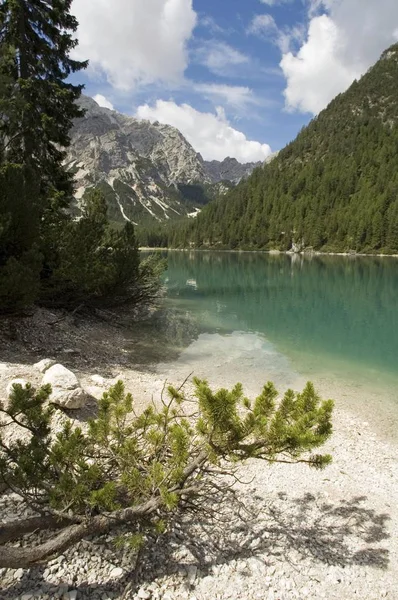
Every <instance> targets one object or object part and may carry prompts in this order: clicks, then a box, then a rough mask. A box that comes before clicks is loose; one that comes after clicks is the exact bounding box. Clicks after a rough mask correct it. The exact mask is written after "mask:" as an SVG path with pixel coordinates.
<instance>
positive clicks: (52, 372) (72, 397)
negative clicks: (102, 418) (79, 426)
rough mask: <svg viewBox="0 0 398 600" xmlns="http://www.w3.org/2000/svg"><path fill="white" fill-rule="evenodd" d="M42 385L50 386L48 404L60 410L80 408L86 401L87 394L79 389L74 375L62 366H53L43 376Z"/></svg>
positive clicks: (79, 386)
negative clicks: (56, 406)
mask: <svg viewBox="0 0 398 600" xmlns="http://www.w3.org/2000/svg"><path fill="white" fill-rule="evenodd" d="M42 384H43V385H47V384H50V385H51V387H52V394H51V396H50V402H52V403H53V404H57V405H58V406H60V407H61V408H68V409H77V408H82V407H83V406H84V405H85V403H86V400H87V394H86V392H85V391H84V390H83V388H82V387H81V385H80V383H79V380H78V379H77V377H76V375H75V374H74V373H72V371H69V369H67V368H66V367H64V366H63V365H59V364H57V365H53V366H52V367H50V368H49V369H48V370H47V371H46V372H45V374H44V377H43V381H42Z"/></svg>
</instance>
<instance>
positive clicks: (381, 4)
mask: <svg viewBox="0 0 398 600" xmlns="http://www.w3.org/2000/svg"><path fill="white" fill-rule="evenodd" d="M320 11H321V12H322V11H323V14H319V13H320ZM309 14H310V17H311V18H310V22H309V26H308V33H307V36H306V39H305V41H304V42H303V43H302V45H301V47H300V49H299V51H298V52H297V53H294V52H291V51H290V52H289V51H287V50H286V48H285V53H284V54H283V57H282V60H281V63H280V64H281V68H282V70H283V72H284V74H285V77H286V79H287V86H286V90H285V98H286V106H287V108H288V109H290V110H299V111H302V112H311V113H313V114H317V113H318V112H319V111H320V110H322V109H323V108H325V106H326V105H327V104H328V103H329V102H330V101H331V100H332V99H333V98H334V96H336V94H338V93H340V92H343V91H345V90H346V89H347V87H348V86H349V85H350V84H351V83H352V81H353V80H354V79H358V78H359V77H360V76H361V75H363V74H364V73H365V72H366V70H367V69H368V68H369V67H370V66H371V65H372V64H373V63H374V62H375V61H376V60H377V59H378V58H379V56H380V54H381V53H382V51H383V50H385V48H387V47H388V46H389V45H390V44H392V43H393V42H394V41H396V39H397V37H396V29H397V25H398V2H397V0H378V2H375V1H374V0H311V3H310V13H309ZM394 34H395V35H394Z"/></svg>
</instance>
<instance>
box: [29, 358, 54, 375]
mask: <svg viewBox="0 0 398 600" xmlns="http://www.w3.org/2000/svg"><path fill="white" fill-rule="evenodd" d="M53 365H55V360H52V359H51V358H43V360H41V361H40V362H38V363H36V364H35V365H33V367H34V368H35V369H37V371H40V373H45V372H46V371H48V369H50V367H52V366H53Z"/></svg>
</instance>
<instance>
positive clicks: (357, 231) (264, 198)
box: [161, 44, 398, 253]
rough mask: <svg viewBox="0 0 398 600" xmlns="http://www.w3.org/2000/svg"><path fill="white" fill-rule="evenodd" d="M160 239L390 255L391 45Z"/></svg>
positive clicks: (395, 84)
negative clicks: (241, 177) (273, 151)
mask: <svg viewBox="0 0 398 600" xmlns="http://www.w3.org/2000/svg"><path fill="white" fill-rule="evenodd" d="M161 241H162V242H163V244H164V241H165V240H164V236H163V239H162V240H161ZM167 242H168V244H169V245H170V246H176V247H183V246H188V245H191V246H196V247H207V246H219V247H226V248H246V249H250V248H253V249H256V248H258V249H281V250H288V249H290V248H291V247H292V244H297V245H298V248H305V247H313V248H314V249H316V250H324V251H347V250H356V251H364V252H387V253H388V252H397V251H398V44H396V45H394V46H392V47H391V48H389V49H388V50H386V51H385V52H384V53H383V55H382V57H381V59H380V60H379V61H378V62H377V63H376V65H375V66H374V67H372V68H371V69H370V70H369V71H368V73H367V74H366V75H365V76H364V77H363V78H362V79H361V80H360V81H359V82H357V81H355V82H354V83H353V84H352V86H351V87H350V88H349V90H348V91H347V92H345V93H344V94H340V95H339V96H337V98H335V99H334V100H333V101H332V102H331V104H330V105H329V106H328V107H327V108H326V109H325V110H324V111H323V112H321V113H320V115H319V116H318V117H317V118H315V119H314V120H313V121H312V122H311V123H310V124H309V125H308V127H306V128H304V129H303V130H302V131H301V132H300V133H299V135H298V136H297V138H296V139H295V140H294V141H293V142H292V143H291V144H289V145H288V146H287V147H286V148H285V149H284V150H282V152H281V153H280V154H279V156H278V157H277V158H276V159H275V160H274V161H272V162H271V163H270V164H268V165H265V166H264V167H260V168H258V169H256V170H255V171H254V173H253V174H252V175H251V177H250V178H249V179H248V180H247V181H244V182H242V183H241V184H240V185H239V186H238V187H237V188H235V189H234V190H232V191H231V192H230V193H229V194H228V195H227V196H225V197H224V198H221V199H219V200H217V201H216V202H215V203H212V204H210V205H209V206H208V207H207V208H205V209H204V210H203V211H202V213H201V214H200V215H198V217H197V219H195V221H194V222H190V223H188V222H184V223H183V224H180V225H179V226H178V227H176V228H174V229H173V230H172V231H171V232H170V233H169V234H168V238H167Z"/></svg>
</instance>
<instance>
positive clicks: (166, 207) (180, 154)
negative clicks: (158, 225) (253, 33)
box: [66, 96, 258, 224]
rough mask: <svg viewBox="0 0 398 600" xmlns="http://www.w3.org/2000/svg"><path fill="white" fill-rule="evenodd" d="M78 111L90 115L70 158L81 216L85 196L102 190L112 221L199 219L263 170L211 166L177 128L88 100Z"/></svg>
mask: <svg viewBox="0 0 398 600" xmlns="http://www.w3.org/2000/svg"><path fill="white" fill-rule="evenodd" d="M79 105H80V106H81V107H82V108H83V109H84V110H85V111H86V113H85V116H84V117H83V118H81V119H78V120H77V121H75V123H74V126H73V128H72V131H71V145H70V147H69V148H68V151H67V158H66V165H67V167H68V168H69V169H72V170H73V172H74V175H75V181H76V192H75V198H76V204H77V210H78V209H79V205H80V204H81V202H82V199H83V197H84V194H85V193H86V191H87V190H88V189H90V188H92V187H100V188H101V189H102V190H103V192H104V194H105V196H106V199H107V202H108V207H109V213H110V218H111V220H113V221H126V220H129V221H132V222H133V223H135V224H137V223H142V222H144V223H149V222H151V221H157V222H161V221H165V220H170V219H176V218H180V217H182V216H188V215H190V214H197V213H198V211H200V209H201V207H202V206H203V205H204V204H206V203H207V202H208V201H209V200H210V199H212V198H213V197H215V196H216V195H218V194H219V193H223V192H225V191H226V190H227V189H228V188H229V187H230V185H234V184H236V183H238V182H239V181H240V180H241V179H242V177H245V176H247V175H248V174H249V173H250V172H251V171H252V170H253V168H255V166H257V164H258V163H248V164H246V165H241V164H240V163H238V161H237V160H236V159H231V158H226V159H225V160H224V161H222V162H218V161H211V162H206V161H204V160H203V158H202V156H201V155H200V154H199V153H197V152H196V151H195V150H194V148H193V147H192V146H191V145H190V144H189V142H188V141H187V140H186V139H185V137H184V136H183V135H182V133H181V132H180V131H179V130H178V129H176V128H175V127H172V126H170V125H165V124H161V123H159V122H155V123H151V122H150V121H145V120H139V119H136V118H134V117H129V116H127V115H123V114H122V113H119V112H117V111H114V110H110V109H108V108H103V107H100V106H99V105H98V104H97V103H96V102H95V100H93V99H92V98H90V97H88V96H82V97H81V99H80V101H79ZM223 182H225V185H223Z"/></svg>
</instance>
